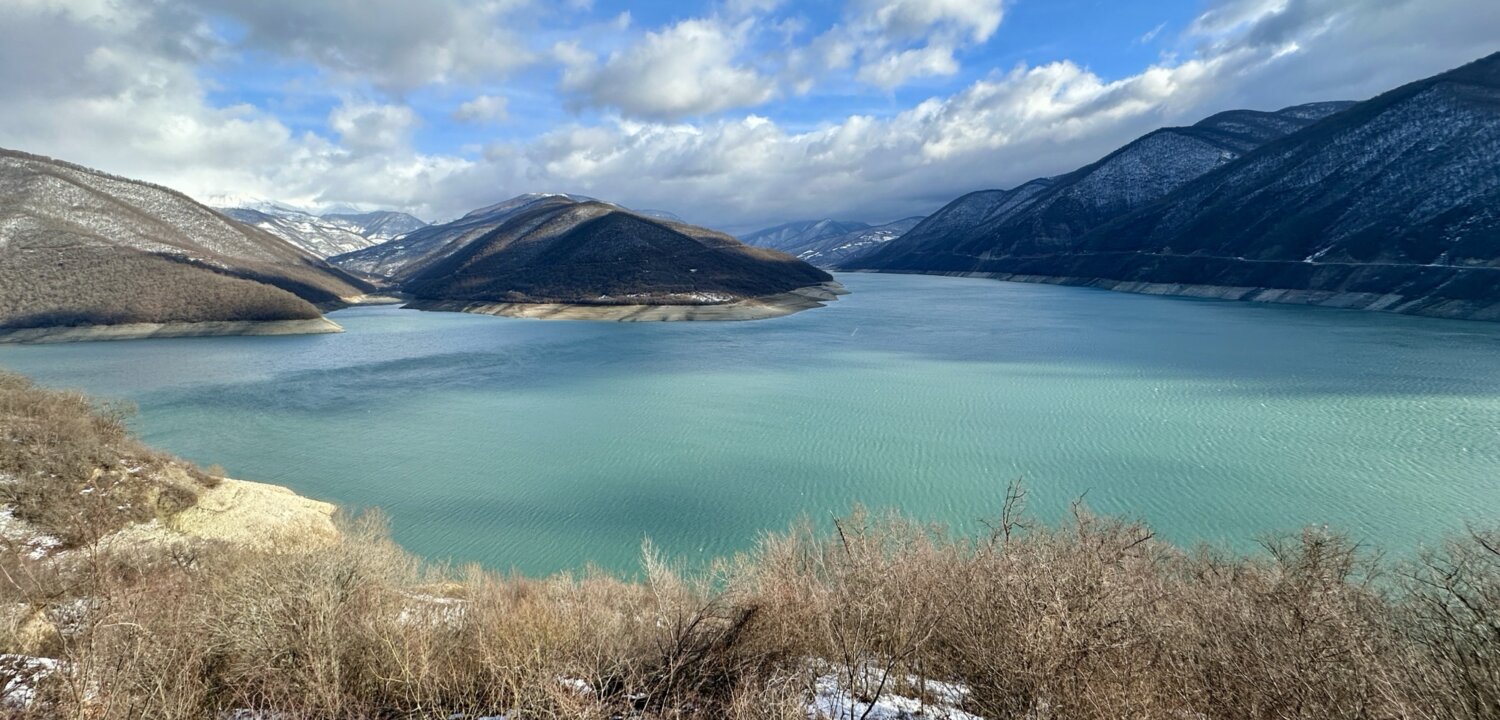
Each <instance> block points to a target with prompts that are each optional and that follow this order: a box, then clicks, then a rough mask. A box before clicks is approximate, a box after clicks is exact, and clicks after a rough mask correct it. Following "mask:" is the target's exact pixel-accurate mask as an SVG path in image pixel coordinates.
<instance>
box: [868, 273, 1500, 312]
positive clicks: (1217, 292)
mask: <svg viewBox="0 0 1500 720" xmlns="http://www.w3.org/2000/svg"><path fill="white" fill-rule="evenodd" d="M840 272H851V273H855V272H857V273H880V274H887V275H934V276H940V277H966V278H982V279H986V280H999V281H1002V282H1017V283H1029V284H1033V285H1062V286H1066V287H1087V288H1097V289H1099V290H1109V291H1112V292H1122V293H1131V294H1134V295H1157V296H1161V297H1183V298H1197V299H1200V300H1232V301H1236V302H1249V303H1262V304H1277V305H1308V306H1312V307H1326V308H1335V309H1340V310H1363V311H1366V312H1383V313H1394V314H1398V315H1415V316H1418V317H1430V318H1439V319H1444V320H1469V321H1476V322H1500V303H1487V302H1470V301H1464V300H1455V299H1451V298H1420V297H1418V298H1414V297H1409V296H1406V295H1400V294H1397V293H1385V294H1382V293H1361V292H1346V291H1338V290H1296V289H1291V288H1264V287H1237V286H1229V285H1199V284H1193V283H1152V282H1143V281H1135V280H1110V279H1107V278H1087V277H1070V276H1062V275H1025V274H1017V273H993V272H947V271H938V270H903V271H893V270H841V271H840Z"/></svg>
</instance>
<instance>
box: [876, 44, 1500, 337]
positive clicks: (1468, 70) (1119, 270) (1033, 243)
mask: <svg viewBox="0 0 1500 720" xmlns="http://www.w3.org/2000/svg"><path fill="white" fill-rule="evenodd" d="M1330 111H1333V112H1330ZM1266 115H1267V114H1258V115H1256V114H1247V113H1243V112H1241V113H1226V114H1223V115H1219V116H1215V117H1214V118H1210V119H1209V120H1207V121H1205V122H1204V123H1200V125H1199V126H1195V129H1194V132H1183V131H1182V130H1183V129H1173V130H1167V131H1159V132H1157V133H1153V134H1151V135H1148V136H1146V138H1143V139H1142V140H1141V141H1137V142H1135V143H1132V144H1131V145H1130V146H1127V147H1125V148H1122V149H1121V150H1120V151H1118V152H1116V153H1114V154H1112V155H1110V156H1109V157H1107V158H1105V159H1104V160H1102V161H1100V162H1099V163H1095V164H1094V165H1091V166H1089V167H1087V168H1084V169H1082V170H1079V171H1078V172H1075V173H1072V174H1069V175H1066V176H1063V177H1061V178H1058V179H1057V181H1056V182H1054V183H1053V184H1052V185H1051V187H1049V188H1048V189H1047V190H1045V191H1042V192H1040V193H1038V194H1036V196H1035V197H1034V198H1033V199H1032V200H1030V201H1029V202H1027V203H1025V204H1024V206H1022V207H1020V208H1018V209H1017V210H1014V211H1011V212H1009V213H1004V214H1002V217H1000V218H999V219H997V220H987V221H983V222H980V223H977V224H972V225H971V224H968V223H962V222H954V223H948V224H946V225H944V226H940V225H939V223H942V222H944V216H945V215H947V214H949V211H950V210H954V211H958V210H963V212H964V213H966V216H968V217H972V216H975V215H976V213H973V212H970V211H969V210H968V209H965V208H963V207H962V206H963V205H964V204H965V203H966V201H967V202H970V203H972V198H973V196H970V197H969V198H964V199H960V200H959V201H958V202H956V203H954V204H953V205H950V206H949V208H947V209H945V211H944V212H943V213H939V214H938V215H936V216H934V217H933V218H930V219H929V220H928V221H927V222H924V223H923V224H922V225H920V226H918V227H917V228H916V229H915V230H913V231H912V232H911V233H909V234H908V235H907V236H906V237H905V238H902V239H901V240H899V241H896V242H893V243H891V244H889V245H887V246H886V248H884V249H883V250H881V251H878V252H876V253H873V254H871V255H869V256H867V257H866V258H864V259H861V260H859V261H858V262H856V263H855V264H856V265H859V266H863V267H869V268H872V269H888V270H897V271H901V270H906V271H916V272H942V273H978V274H984V275H989V276H994V277H999V278H1002V279H1013V280H1026V281H1039V282H1056V283H1066V284H1082V285H1089V286H1092V287H1102V288H1109V289H1116V290H1126V291H1131V292H1146V293H1158V294H1185V295H1192V296H1197V297H1217V298H1225V299H1239V300H1253V301H1259V302H1280V303H1302V304H1317V305H1333V306H1337V307H1346V308H1359V309H1370V310H1382V311H1388V312H1401V313H1411V314H1420V315H1430V316H1438V317H1452V318H1467V319H1482V320H1500V212H1497V211H1496V208H1500V162H1497V160H1496V159H1497V158H1500V53H1497V54H1494V55H1491V56H1489V57H1486V58H1483V59H1481V60H1479V61H1476V62H1474V63H1471V64H1469V65H1466V66H1464V67H1461V68H1458V69H1456V70H1452V71H1449V72H1446V73H1443V74H1441V75H1437V76H1434V77H1431V78H1428V79H1426V80H1420V81H1418V82H1414V83H1410V84H1408V85H1405V86H1402V87H1400V88H1397V89H1395V90H1392V91H1390V92H1387V93H1385V94H1383V95H1380V96H1378V97H1376V98H1373V99H1371V100H1367V101H1365V102H1362V103H1358V104H1355V105H1353V106H1344V105H1341V104H1338V105H1328V104H1324V105H1314V106H1303V107H1299V108H1290V109H1288V110H1284V111H1281V112H1279V113H1271V114H1269V115H1270V116H1272V117H1266ZM1298 125H1300V126H1301V127H1300V129H1297V130H1296V131H1295V132H1290V133H1284V132H1283V131H1284V130H1285V129H1286V128H1287V127H1295V126H1298ZM1268 138H1270V139H1268ZM1148 141H1149V142H1148ZM1246 145H1253V147H1246ZM1215 152H1218V153H1223V156H1220V157H1215V156H1213V153H1215ZM1195 172H1196V173H1198V175H1197V176H1196V177H1191V178H1186V179H1185V180H1182V178H1183V177H1184V176H1185V175H1188V174H1192V173H1195ZM1179 180H1182V181H1180V182H1179Z"/></svg>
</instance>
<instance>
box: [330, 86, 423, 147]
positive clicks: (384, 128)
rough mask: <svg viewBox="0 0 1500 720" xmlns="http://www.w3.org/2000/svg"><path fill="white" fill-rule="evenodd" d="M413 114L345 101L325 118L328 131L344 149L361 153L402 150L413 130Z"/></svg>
mask: <svg viewBox="0 0 1500 720" xmlns="http://www.w3.org/2000/svg"><path fill="white" fill-rule="evenodd" d="M417 123H418V120H417V113H416V111H414V110H412V109H411V108H409V107H407V106H405V105H381V104H378V103H370V102H361V101H357V100H349V99H345V100H344V102H343V104H341V105H339V106H338V107H336V108H334V109H333V111H332V112H330V113H329V114H328V127H330V128H332V129H333V131H334V132H336V133H338V134H339V139H340V140H342V141H343V143H344V146H345V147H348V148H350V149H351V150H356V151H361V152H382V151H390V150H396V149H399V148H404V147H406V146H407V144H408V143H409V142H410V140H411V134H412V131H413V130H415V129H416V127H417Z"/></svg>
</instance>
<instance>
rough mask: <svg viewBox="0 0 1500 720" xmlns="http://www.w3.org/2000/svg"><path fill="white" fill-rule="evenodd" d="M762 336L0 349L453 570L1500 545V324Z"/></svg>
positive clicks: (954, 289)
mask: <svg viewBox="0 0 1500 720" xmlns="http://www.w3.org/2000/svg"><path fill="white" fill-rule="evenodd" d="M841 280H842V281H843V282H844V283H845V284H846V285H847V286H848V287H849V288H850V289H851V290H853V291H854V294H853V295H850V296H848V297H846V298H844V299H843V300H841V301H840V302H838V303H835V304H833V305H831V306H829V307H827V308H824V309H820V310H814V311H810V312H805V313H801V314H798V315H794V316H791V317H788V318H782V319H777V320H769V321H762V322H752V323H669V324H613V323H580V322H547V321H536V320H513V319H503V318H494V317H481V316H470V315H458V314H443V313H419V312H415V311H407V310H401V309H397V308H389V307H387V308H362V309H352V310H346V311H342V312H339V313H335V314H334V316H333V317H334V319H335V320H337V321H338V322H339V323H341V324H343V325H344V326H345V328H346V329H347V330H348V332H346V333H344V334H342V335H315V336H301V337H271V338H265V337H260V338H194V339H177V340H150V341H137V342H119V343H87V344H75V345H55V346H36V347H13V346H12V347H0V366H5V367H9V368H11V369H14V370H17V371H20V372H23V373H26V374H28V375H31V376H33V377H35V378H37V379H39V380H40V381H42V382H44V383H46V384H49V385H55V386H67V387H78V388H83V389H85V390H87V391H89V392H92V393H96V394H100V395H104V396H111V397H120V398H127V399H130V400H133V401H135V402H136V403H137V404H138V405H139V406H140V409H141V413H140V416H139V418H138V419H137V421H136V422H137V426H138V427H139V429H140V431H141V432H142V434H143V435H144V436H145V438H146V439H147V440H148V441H149V442H151V443H153V444H156V445H159V446H161V447H164V448H167V449H170V450H172V451H174V452H177V453H179V454H181V455H184V456H186V457H188V458H190V459H193V460H195V461H198V462H200V463H203V464H219V465H222V466H224V467H225V468H226V469H227V470H228V471H229V473H230V474H231V475H232V476H234V477H240V478H245V479H252V480H260V481H266V482H273V483H279V484H284V485H288V486H290V487H292V488H294V489H296V490H297V491H299V492H302V493H304V494H307V495H311V496H314V497H319V498H323V499H327V500H331V501H334V502H337V503H340V504H341V505H344V506H346V507H351V508H364V507H378V508H381V509H382V510H384V511H385V512H386V513H387V514H388V515H389V516H390V518H391V521H392V526H393V528H394V531H395V534H396V536H397V539H399V540H400V541H401V542H402V543H404V544H405V545H406V546H407V547H409V548H411V549H412V550H414V551H416V552H419V553H422V554H424V555H427V556H429V557H439V558H449V557H451V558H454V559H457V560H460V561H479V562H483V563H485V564H487V565H489V566H492V567H495V568H498V569H509V568H516V569H519V570H522V571H525V572H528V573H546V572H552V571H557V570H562V569H569V568H578V567H582V566H583V565H584V564H586V563H590V562H592V563H596V564H598V565H601V566H603V567H606V568H611V569H618V570H627V571H628V570H632V569H634V568H635V567H636V558H637V556H638V553H639V548H640V544H641V541H642V539H643V538H645V537H650V538H651V539H652V540H653V541H654V542H655V543H656V544H657V545H659V546H662V547H663V548H665V549H666V550H667V551H669V552H670V553H672V554H675V555H678V556H682V557H691V558H697V557H707V556H713V555H721V554H724V553H728V552H732V551H734V550H737V549H742V548H744V547H747V546H748V545H749V544H750V543H751V542H752V541H753V539H754V538H755V536H756V535H757V534H758V533H760V532H763V531H768V530H778V529H782V528H785V527H786V526H787V525H788V524H789V523H790V522H792V521H794V520H795V519H796V518H797V517H798V516H800V515H809V516H812V517H813V518H814V519H821V518H827V517H829V516H830V515H833V514H842V513H845V512H847V511H848V510H849V508H850V507H851V505H852V504H854V503H863V504H865V505H868V506H872V507H878V508H900V509H902V510H905V511H907V512H908V513H910V514H913V515H915V516H917V517H920V518H923V519H927V520H933V521H940V522H944V523H948V524H950V525H955V526H960V527H972V526H973V525H974V522H975V520H976V519H977V518H979V517H981V516H988V515H990V514H993V513H995V512H996V511H997V510H998V507H999V502H1000V499H1001V498H1002V497H1003V494H1004V489H1005V486H1006V484H1007V482H1008V481H1010V480H1012V479H1014V478H1024V480H1025V482H1026V483H1027V484H1028V486H1029V487H1030V489H1031V492H1032V506H1033V508H1034V509H1035V511H1036V512H1037V513H1038V514H1040V515H1042V516H1044V517H1046V518H1057V517H1059V516H1060V515H1061V514H1062V513H1064V512H1065V511H1066V508H1067V504H1068V501H1069V500H1071V499H1073V498H1075V497H1078V496H1080V495H1086V499H1087V502H1088V504H1089V505H1090V506H1092V507H1093V508H1095V509H1097V510H1101V511H1106V512H1115V513H1124V514H1129V515H1133V516H1137V517H1140V518H1142V519H1145V520H1147V521H1149V522H1150V523H1152V524H1153V525H1154V526H1155V527H1156V528H1157V529H1158V531H1159V532H1160V533H1161V534H1162V535H1164V536H1165V537H1168V538H1170V539H1173V540H1177V541H1181V542H1195V541H1200V540H1203V541H1211V542H1216V543H1225V544H1232V545H1236V546H1240V547H1245V546H1248V545H1249V544H1250V543H1252V542H1253V541H1254V539H1255V538H1256V537H1257V536H1260V535H1262V534H1264V533H1268V532H1275V531H1285V530H1295V529H1296V528H1298V527H1301V526H1303V525H1306V524H1310V523H1318V524H1329V525H1333V526H1336V527H1338V528H1341V529H1344V530H1346V531H1348V532H1350V533H1351V534H1353V535H1354V536H1355V537H1357V538H1360V539H1362V540H1366V541H1369V542H1371V543H1374V544H1377V545H1380V546H1383V547H1386V548H1389V549H1391V550H1393V551H1406V550H1408V549H1409V548H1411V547H1414V546H1416V545H1417V544H1419V543H1422V542H1428V543H1430V542H1433V541H1435V540H1437V539H1438V538H1440V537H1441V536H1442V535H1443V534H1444V533H1447V532H1451V531H1453V530H1456V529H1459V528H1461V527H1462V524H1463V522H1464V521H1481V522H1490V523H1493V522H1495V521H1496V520H1497V519H1500V512H1497V511H1500V326H1497V325H1490V324H1481V323H1465V322H1455V321H1442V320H1432V319H1423V318H1409V317H1399V316H1390V315H1380V314H1373V313H1359V312H1351V311H1338V310H1328V309H1319V308H1301V307H1279V306H1260V305H1248V304H1238V303H1227V302H1214V301H1195V300H1183V299H1169V298H1157V297H1145V296H1134V295H1123V294H1116V293H1108V292H1103V291H1096V290H1087V289H1078V288H1061V287H1051V286H1041V285H1023V284H1011V283H999V282H993V281H988V280H966V279H952V278H931V277H920V276H896V275H852V276H845V277H842V278H841Z"/></svg>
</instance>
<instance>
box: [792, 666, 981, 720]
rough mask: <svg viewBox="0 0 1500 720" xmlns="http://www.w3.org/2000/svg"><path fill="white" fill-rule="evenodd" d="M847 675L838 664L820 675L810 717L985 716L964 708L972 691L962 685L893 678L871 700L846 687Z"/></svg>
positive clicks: (922, 719) (954, 719)
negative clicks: (908, 694) (965, 701)
mask: <svg viewBox="0 0 1500 720" xmlns="http://www.w3.org/2000/svg"><path fill="white" fill-rule="evenodd" d="M826 669H827V668H826V667H825V670H826ZM848 678H849V673H848V672H847V671H844V672H839V669H838V668H834V669H832V671H829V672H826V673H825V674H823V675H821V676H819V677H818V679H817V681H816V682H815V683H814V686H813V687H814V690H813V697H812V701H811V702H809V703H808V705H807V716H808V718H810V720H985V719H984V718H982V717H980V716H978V715H974V714H971V713H968V712H965V711H963V710H962V709H961V708H962V707H963V703H964V699H965V698H967V697H968V695H969V689H968V688H966V687H964V686H963V685H958V684H955V683H946V682H936V681H932V680H927V681H925V682H924V681H923V680H922V679H921V678H917V677H914V676H907V677H905V678H892V680H891V682H890V683H888V685H887V688H886V690H885V691H884V692H882V693H881V694H880V696H879V697H877V698H873V702H871V701H870V700H871V698H864V699H861V698H860V697H858V695H859V693H856V692H852V691H850V690H849V689H848V688H846V687H845V684H846V682H847V680H848ZM867 679H868V680H869V681H870V682H867V683H865V684H866V686H867V687H870V688H874V687H877V686H879V685H880V682H879V679H878V677H870V678H867ZM897 680H903V681H904V682H900V683H898V682H896V681H897ZM898 690H899V691H900V692H912V691H913V690H918V692H916V693H914V694H919V695H923V696H924V697H925V698H927V699H926V700H924V699H923V698H917V697H909V696H907V695H902V694H898V692H897V691H898Z"/></svg>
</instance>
